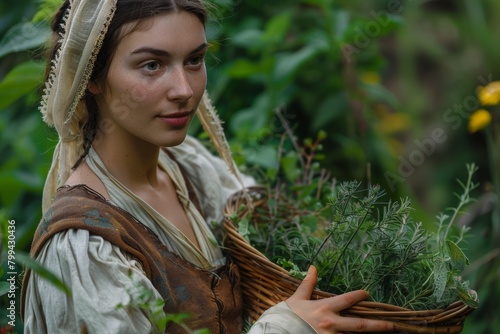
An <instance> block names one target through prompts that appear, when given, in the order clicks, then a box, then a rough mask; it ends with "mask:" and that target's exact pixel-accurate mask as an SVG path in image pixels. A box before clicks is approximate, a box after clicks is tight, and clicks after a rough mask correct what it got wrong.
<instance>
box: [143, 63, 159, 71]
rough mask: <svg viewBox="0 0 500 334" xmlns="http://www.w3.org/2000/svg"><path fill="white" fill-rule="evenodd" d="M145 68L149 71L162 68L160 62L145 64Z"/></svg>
mask: <svg viewBox="0 0 500 334" xmlns="http://www.w3.org/2000/svg"><path fill="white" fill-rule="evenodd" d="M143 68H144V69H145V70H147V71H150V72H154V71H158V70H159V69H160V68H161V65H160V63H158V62H150V63H147V64H145V65H144V66H143Z"/></svg>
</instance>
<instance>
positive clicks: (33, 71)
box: [0, 61, 45, 109]
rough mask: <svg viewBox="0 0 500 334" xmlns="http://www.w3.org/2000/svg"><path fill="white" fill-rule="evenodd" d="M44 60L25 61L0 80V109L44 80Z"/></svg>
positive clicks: (29, 91)
mask: <svg viewBox="0 0 500 334" xmlns="http://www.w3.org/2000/svg"><path fill="white" fill-rule="evenodd" d="M44 69H45V63H44V62H35V61H30V62H25V63H22V64H19V65H17V66H16V67H15V68H14V69H13V70H11V71H10V72H9V73H7V75H6V76H5V78H4V79H3V81H2V82H0V109H3V108H5V107H7V106H9V105H10V104H11V103H13V102H14V101H16V100H18V99H19V98H21V97H23V96H25V95H27V94H28V93H31V92H32V91H33V90H35V89H36V88H37V87H38V86H39V85H40V84H41V83H42V82H43V73H44Z"/></svg>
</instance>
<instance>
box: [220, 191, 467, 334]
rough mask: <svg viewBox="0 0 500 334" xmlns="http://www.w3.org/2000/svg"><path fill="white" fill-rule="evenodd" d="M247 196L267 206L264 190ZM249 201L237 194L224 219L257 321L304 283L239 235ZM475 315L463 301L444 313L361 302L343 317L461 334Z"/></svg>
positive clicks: (405, 329)
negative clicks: (238, 220) (235, 219)
mask: <svg viewBox="0 0 500 334" xmlns="http://www.w3.org/2000/svg"><path fill="white" fill-rule="evenodd" d="M246 192H247V194H248V195H250V198H251V199H252V205H253V208H256V207H259V206H265V205H266V203H267V198H266V196H265V194H266V190H265V189H264V188H261V187H251V188H248V189H247V190H246ZM247 199H248V196H245V193H244V191H240V192H236V193H234V194H233V195H232V196H231V197H230V198H229V199H228V201H227V204H226V208H225V219H224V226H225V228H226V231H227V237H226V240H225V246H226V247H227V249H228V250H229V252H230V254H231V257H232V259H233V261H234V262H235V263H236V264H237V265H238V267H239V270H240V275H241V288H242V293H243V301H244V310H245V316H246V317H248V318H250V319H251V320H252V321H255V320H257V319H258V318H259V316H260V315H261V314H262V313H263V312H264V311H266V310H267V309H268V308H270V307H271V306H273V305H275V304H277V303H278V302H280V301H283V300H285V299H287V298H288V297H290V296H291V295H292V294H293V293H294V292H295V290H296V289H297V287H298V286H299V284H300V283H301V281H300V280H299V279H297V278H294V277H292V276H291V275H290V274H289V273H288V272H287V271H286V270H285V269H283V268H282V267H280V266H278V265H276V264H274V263H273V262H271V261H270V260H269V259H268V258H267V257H266V256H265V255H263V254H262V253H261V252H259V251H258V250H257V249H255V248H254V247H252V246H251V245H250V244H249V243H248V242H247V241H246V240H245V239H244V238H243V237H242V236H241V235H240V234H239V233H238V229H237V227H236V226H235V224H234V223H233V219H232V217H234V215H237V217H238V218H243V217H245V216H246V215H248V214H250V212H251V209H249V208H248V207H249V206H248V205H246V203H247V202H248V200H247ZM244 204H245V206H243V205H244ZM242 208H244V209H243V210H242ZM252 219H253V217H252ZM332 296H334V295H333V294H330V293H327V292H323V291H320V290H315V291H314V292H313V295H312V297H311V299H322V298H328V297H332ZM472 311H473V309H472V308H471V307H469V306H467V305H465V304H464V303H463V302H462V301H456V302H454V303H452V304H450V305H449V306H448V307H446V308H443V309H434V310H419V311H414V310H411V309H407V308H403V307H399V306H395V305H390V304H385V303H379V302H371V301H362V302H359V303H357V304H356V305H354V306H351V307H350V308H348V309H346V310H345V311H344V312H342V315H343V316H350V317H360V318H367V319H383V320H387V321H391V322H392V323H394V331H395V332H400V333H435V334H438V333H460V332H461V331H462V328H463V324H464V321H465V318H466V317H467V316H468V315H469V314H470V313H471V312H472Z"/></svg>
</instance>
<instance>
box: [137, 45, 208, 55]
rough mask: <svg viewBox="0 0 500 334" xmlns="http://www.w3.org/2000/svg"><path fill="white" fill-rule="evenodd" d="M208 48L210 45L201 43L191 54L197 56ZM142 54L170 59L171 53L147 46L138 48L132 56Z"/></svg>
mask: <svg viewBox="0 0 500 334" xmlns="http://www.w3.org/2000/svg"><path fill="white" fill-rule="evenodd" d="M207 47H208V43H201V44H200V45H199V46H198V47H197V48H195V49H194V50H193V51H191V52H190V53H189V54H190V55H192V54H195V53H197V52H200V51H201V50H203V49H205V48H207ZM141 53H149V54H152V55H155V56H158V57H168V56H170V53H169V52H168V51H165V50H163V49H156V48H152V47H148V46H145V47H142V48H138V49H136V50H134V51H132V53H131V54H132V55H136V54H141Z"/></svg>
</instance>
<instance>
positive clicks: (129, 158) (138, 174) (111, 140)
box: [93, 137, 160, 189]
mask: <svg viewBox="0 0 500 334" xmlns="http://www.w3.org/2000/svg"><path fill="white" fill-rule="evenodd" d="M93 147H94V150H95V151H96V152H97V154H98V155H99V157H100V158H101V160H102V162H103V163H104V165H105V166H106V169H107V170H108V172H109V173H111V175H113V176H114V177H115V178H116V179H117V180H118V181H120V182H121V183H122V184H124V185H125V186H127V187H129V188H130V189H133V188H136V187H143V186H150V187H153V188H157V187H160V184H159V182H160V181H159V179H160V178H159V175H158V173H159V167H158V157H159V154H160V148H159V147H158V146H156V145H152V144H150V143H146V142H143V141H138V140H135V141H131V140H126V139H124V140H123V138H121V139H120V138H116V137H103V138H102V139H101V140H99V141H97V142H95V143H94V144H93Z"/></svg>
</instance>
